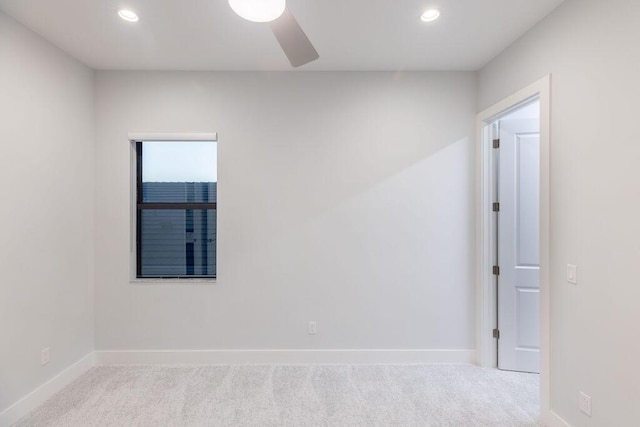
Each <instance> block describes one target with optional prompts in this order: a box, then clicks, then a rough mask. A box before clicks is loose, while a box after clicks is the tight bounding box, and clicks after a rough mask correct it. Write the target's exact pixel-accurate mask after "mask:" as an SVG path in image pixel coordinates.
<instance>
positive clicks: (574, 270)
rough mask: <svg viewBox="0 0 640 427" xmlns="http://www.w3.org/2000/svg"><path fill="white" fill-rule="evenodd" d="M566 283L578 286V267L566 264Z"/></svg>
mask: <svg viewBox="0 0 640 427" xmlns="http://www.w3.org/2000/svg"><path fill="white" fill-rule="evenodd" d="M567 282H569V283H573V284H574V285H576V284H578V267H576V266H575V265H572V264H567Z"/></svg>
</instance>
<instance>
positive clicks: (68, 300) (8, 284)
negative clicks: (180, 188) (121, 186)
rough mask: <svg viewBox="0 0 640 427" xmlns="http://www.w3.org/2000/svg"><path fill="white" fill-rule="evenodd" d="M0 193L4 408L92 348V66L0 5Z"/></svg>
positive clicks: (0, 399) (0, 403) (0, 388)
mask: <svg viewBox="0 0 640 427" xmlns="http://www.w3.org/2000/svg"><path fill="white" fill-rule="evenodd" d="M0 194H1V195H2V202H1V203H2V208H1V209H0V224H2V237H0V271H2V279H0V412H3V410H4V409H6V408H7V407H9V406H10V405H11V404H13V403H14V402H16V401H17V400H19V399H20V398H21V397H23V396H25V395H26V394H27V393H29V392H31V391H32V390H34V389H35V388H36V387H37V386H39V385H41V384H42V383H44V382H45V381H47V380H48V379H50V378H51V377H53V376H54V375H56V374H58V373H59V372H60V371H62V370H63V369H65V368H66V367H68V366H69V365H71V364H73V363H74V362H76V361H78V360H79V359H80V358H81V357H82V356H84V355H86V354H87V353H89V352H91V351H92V349H93V301H92V300H93V297H92V288H93V254H92V248H93V209H92V206H93V73H92V71H91V70H89V69H88V68H86V67H85V66H83V65H81V64H80V63H78V62H77V61H75V60H73V59H71V58H70V57H69V56H67V55H66V54H64V53H63V52H61V51H60V50H58V49H57V48H55V47H53V46H51V45H50V44H48V43H47V42H45V41H44V40H42V39H41V38H39V37H38V36H36V35H35V34H34V33H32V32H31V31H30V30H27V29H26V28H24V27H23V26H21V25H20V24H18V23H17V22H15V21H14V20H12V19H11V18H9V17H8V16H7V15H5V14H4V13H2V12H0ZM43 347H50V349H51V362H50V363H49V364H48V365H46V366H43V367H41V366H40V351H41V349H42V348H43Z"/></svg>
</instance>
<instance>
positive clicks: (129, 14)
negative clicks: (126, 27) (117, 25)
mask: <svg viewBox="0 0 640 427" xmlns="http://www.w3.org/2000/svg"><path fill="white" fill-rule="evenodd" d="M118 16H119V17H120V18H122V19H124V20H125V21H129V22H138V21H139V18H138V15H136V13H135V12H134V11H132V10H128V9H120V10H118Z"/></svg>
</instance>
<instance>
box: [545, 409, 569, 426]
mask: <svg viewBox="0 0 640 427" xmlns="http://www.w3.org/2000/svg"><path fill="white" fill-rule="evenodd" d="M545 418H546V419H545V420H543V423H542V425H544V426H547V427H571V424H569V423H568V422H566V421H565V420H563V419H562V417H560V415H558V414H556V413H555V412H553V411H548V412H547V416H546V417H545Z"/></svg>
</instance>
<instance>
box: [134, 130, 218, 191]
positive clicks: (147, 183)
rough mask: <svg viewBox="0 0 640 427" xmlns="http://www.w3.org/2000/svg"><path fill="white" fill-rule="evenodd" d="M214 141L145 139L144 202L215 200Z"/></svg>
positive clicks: (215, 157)
mask: <svg viewBox="0 0 640 427" xmlns="http://www.w3.org/2000/svg"><path fill="white" fill-rule="evenodd" d="M217 163H218V162H217V143H215V142H168V141H144V142H143V143H142V201H143V202H156V203H161V202H174V203H180V202H209V203H212V202H216V183H217V181H218V170H217Z"/></svg>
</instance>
